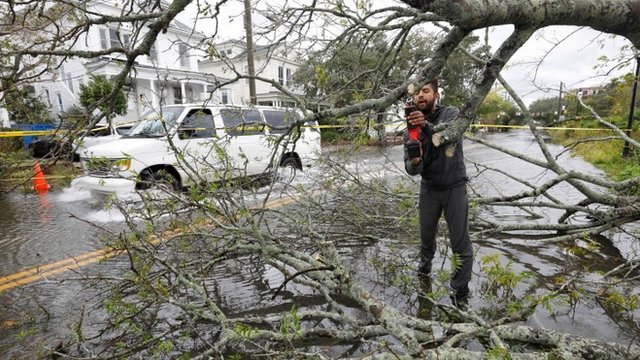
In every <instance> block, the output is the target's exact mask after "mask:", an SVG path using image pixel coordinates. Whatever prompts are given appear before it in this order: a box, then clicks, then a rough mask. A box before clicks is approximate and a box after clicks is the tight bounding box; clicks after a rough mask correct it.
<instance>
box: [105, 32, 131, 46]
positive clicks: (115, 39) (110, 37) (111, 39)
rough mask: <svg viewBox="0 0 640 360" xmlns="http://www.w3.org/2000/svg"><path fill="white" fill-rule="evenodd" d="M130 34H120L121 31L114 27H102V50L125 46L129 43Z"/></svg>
mask: <svg viewBox="0 0 640 360" xmlns="http://www.w3.org/2000/svg"><path fill="white" fill-rule="evenodd" d="M129 39H130V36H129V34H120V31H118V30H117V29H113V28H107V29H104V28H102V29H100V47H101V48H102V50H106V49H108V48H110V47H111V48H119V47H125V46H127V45H128V44H129Z"/></svg>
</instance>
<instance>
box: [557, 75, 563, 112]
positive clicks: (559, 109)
mask: <svg viewBox="0 0 640 360" xmlns="http://www.w3.org/2000/svg"><path fill="white" fill-rule="evenodd" d="M561 115H562V81H560V93H559V94H558V119H557V121H558V122H560V116H561Z"/></svg>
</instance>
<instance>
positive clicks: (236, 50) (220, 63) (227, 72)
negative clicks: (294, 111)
mask: <svg viewBox="0 0 640 360" xmlns="http://www.w3.org/2000/svg"><path fill="white" fill-rule="evenodd" d="M215 48H216V51H217V53H218V56H219V57H220V59H214V60H209V59H207V60H203V61H201V62H200V64H199V69H200V71H201V72H202V73H205V74H208V75H213V76H215V77H219V78H233V77H235V76H236V74H235V72H238V73H240V74H242V75H247V74H248V73H249V71H248V65H247V44H246V43H245V42H244V41H240V40H229V41H225V42H223V43H219V44H215ZM254 68H255V74H256V76H259V77H263V78H267V79H270V80H273V81H277V82H278V83H279V84H280V85H282V86H284V87H285V88H286V89H287V90H288V91H291V92H293V93H295V94H297V95H302V93H301V92H300V91H299V90H297V89H296V88H294V87H293V86H292V83H291V78H292V76H293V73H294V72H295V71H296V70H297V69H298V68H299V65H298V64H297V63H296V62H295V59H294V58H293V56H292V54H291V53H289V52H287V51H286V50H285V49H283V48H282V47H273V46H261V45H255V46H254ZM256 98H257V102H258V105H267V106H280V107H293V106H296V104H295V102H294V101H292V99H291V98H290V97H287V96H285V95H284V94H283V93H282V92H281V91H280V90H278V89H277V88H276V87H275V86H273V85H272V84H269V83H265V82H263V81H256ZM220 102H221V103H225V104H227V103H228V104H248V103H250V96H249V80H247V79H242V80H239V81H237V82H235V83H232V84H229V85H226V86H224V87H223V88H221V89H220Z"/></svg>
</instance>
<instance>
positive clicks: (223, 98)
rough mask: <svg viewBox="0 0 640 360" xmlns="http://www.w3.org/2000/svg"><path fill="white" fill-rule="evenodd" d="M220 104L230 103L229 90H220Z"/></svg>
mask: <svg viewBox="0 0 640 360" xmlns="http://www.w3.org/2000/svg"><path fill="white" fill-rule="evenodd" d="M220 102H221V103H223V104H230V103H231V90H229V89H222V90H220Z"/></svg>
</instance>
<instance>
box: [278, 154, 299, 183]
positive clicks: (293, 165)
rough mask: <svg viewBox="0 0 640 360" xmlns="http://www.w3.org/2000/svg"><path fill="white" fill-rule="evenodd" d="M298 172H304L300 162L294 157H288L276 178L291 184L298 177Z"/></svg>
mask: <svg viewBox="0 0 640 360" xmlns="http://www.w3.org/2000/svg"><path fill="white" fill-rule="evenodd" d="M298 170H302V164H301V163H300V161H299V160H298V159H296V158H294V157H293V156H288V157H286V158H285V159H284V160H282V162H281V163H280V167H279V168H278V170H277V175H276V176H277V177H276V178H277V179H278V180H279V181H281V182H283V183H286V184H290V183H291V182H292V181H293V179H294V178H295V177H296V173H297V172H298Z"/></svg>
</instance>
